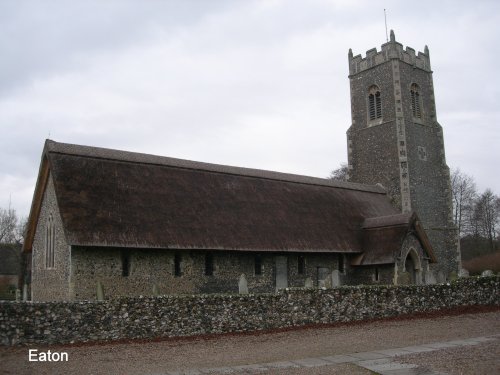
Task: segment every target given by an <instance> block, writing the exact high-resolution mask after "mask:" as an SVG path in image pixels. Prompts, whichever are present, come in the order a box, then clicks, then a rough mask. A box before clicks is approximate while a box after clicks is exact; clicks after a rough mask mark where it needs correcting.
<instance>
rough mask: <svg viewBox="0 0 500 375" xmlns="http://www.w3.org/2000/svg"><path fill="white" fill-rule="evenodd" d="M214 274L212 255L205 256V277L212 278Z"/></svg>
mask: <svg viewBox="0 0 500 375" xmlns="http://www.w3.org/2000/svg"><path fill="white" fill-rule="evenodd" d="M213 274H214V256H213V254H212V253H208V254H205V275H206V276H212V275H213Z"/></svg>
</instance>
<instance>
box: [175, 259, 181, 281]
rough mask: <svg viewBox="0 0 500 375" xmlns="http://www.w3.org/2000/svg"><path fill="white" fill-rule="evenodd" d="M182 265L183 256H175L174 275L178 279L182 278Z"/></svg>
mask: <svg viewBox="0 0 500 375" xmlns="http://www.w3.org/2000/svg"><path fill="white" fill-rule="evenodd" d="M181 263H182V257H181V254H175V255H174V275H175V276H176V277H179V276H182V270H181Z"/></svg>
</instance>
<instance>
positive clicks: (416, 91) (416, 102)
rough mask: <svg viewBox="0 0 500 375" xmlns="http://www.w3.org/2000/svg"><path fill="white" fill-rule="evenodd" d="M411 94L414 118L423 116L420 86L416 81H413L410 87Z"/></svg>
mask: <svg viewBox="0 0 500 375" xmlns="http://www.w3.org/2000/svg"><path fill="white" fill-rule="evenodd" d="M410 94H411V112H412V115H413V117H414V118H422V111H421V109H420V88H419V87H418V85H417V84H416V83H413V84H412V85H411V88H410Z"/></svg>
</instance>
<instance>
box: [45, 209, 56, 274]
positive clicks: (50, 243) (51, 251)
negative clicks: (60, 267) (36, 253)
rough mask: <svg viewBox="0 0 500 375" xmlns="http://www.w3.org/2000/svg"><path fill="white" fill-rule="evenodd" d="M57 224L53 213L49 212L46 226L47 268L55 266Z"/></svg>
mask: <svg viewBox="0 0 500 375" xmlns="http://www.w3.org/2000/svg"><path fill="white" fill-rule="evenodd" d="M55 234H56V233H55V226H54V217H53V215H52V213H50V214H49V217H48V219H47V225H46V227H45V268H54V264H55V243H56V238H55V237H56V235H55Z"/></svg>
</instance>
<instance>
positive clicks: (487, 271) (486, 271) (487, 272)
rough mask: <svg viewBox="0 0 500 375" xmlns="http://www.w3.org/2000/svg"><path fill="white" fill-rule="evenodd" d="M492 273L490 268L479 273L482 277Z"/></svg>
mask: <svg viewBox="0 0 500 375" xmlns="http://www.w3.org/2000/svg"><path fill="white" fill-rule="evenodd" d="M493 275H494V273H493V271H492V270H484V271H483V272H482V273H481V276H482V277H486V276H493Z"/></svg>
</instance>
